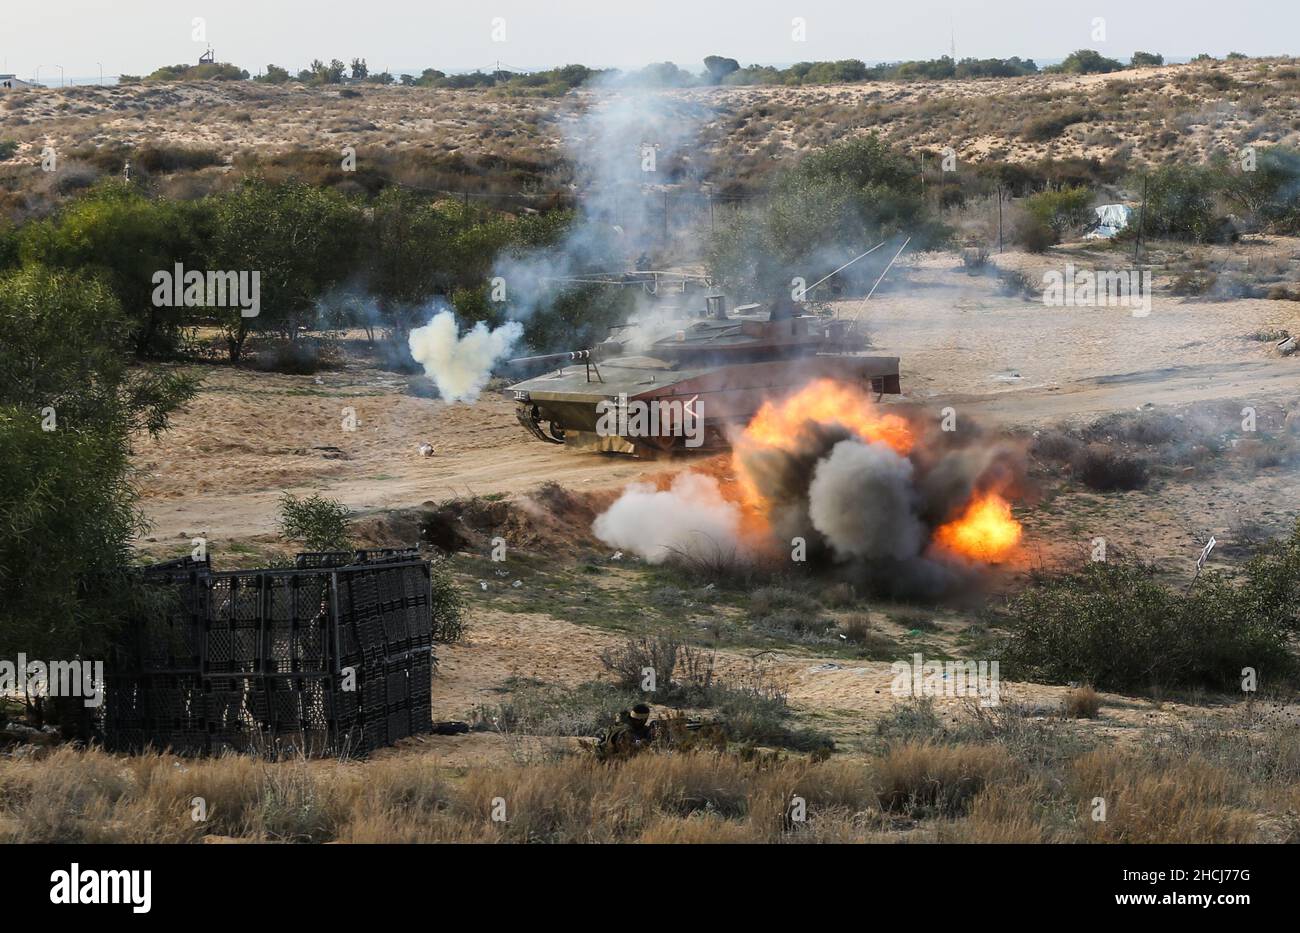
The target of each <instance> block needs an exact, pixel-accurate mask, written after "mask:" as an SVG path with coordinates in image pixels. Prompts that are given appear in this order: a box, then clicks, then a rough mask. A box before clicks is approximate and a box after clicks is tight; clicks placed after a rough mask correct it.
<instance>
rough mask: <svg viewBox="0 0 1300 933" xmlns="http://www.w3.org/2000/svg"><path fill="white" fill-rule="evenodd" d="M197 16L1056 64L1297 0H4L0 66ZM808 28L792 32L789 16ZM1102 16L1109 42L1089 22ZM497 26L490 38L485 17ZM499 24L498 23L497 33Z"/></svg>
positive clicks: (344, 34) (577, 52)
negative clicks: (1080, 53)
mask: <svg viewBox="0 0 1300 933" xmlns="http://www.w3.org/2000/svg"><path fill="white" fill-rule="evenodd" d="M195 17H202V18H203V19H204V20H205V25H206V36H207V42H209V43H211V44H212V46H213V47H214V48H215V49H216V52H217V59H218V60H219V61H229V62H234V63H235V64H237V65H240V66H241V67H244V68H247V69H248V70H249V71H251V72H253V73H256V72H257V71H258V70H260V69H262V68H264V67H265V65H266V64H267V63H268V62H274V63H276V64H279V65H284V66H286V67H288V68H289V69H290V70H291V71H297V70H298V69H299V68H301V67H303V66H305V65H306V64H307V63H308V62H309V61H310V60H311V59H312V58H321V59H323V60H326V61H328V60H329V59H330V58H340V59H343V60H344V61H349V60H351V59H352V57H353V56H357V57H362V58H365V59H367V61H368V63H369V65H370V68H371V70H372V71H378V70H382V69H384V68H386V67H387V68H390V69H391V70H393V71H394V72H398V71H412V70H418V69H420V68H422V67H436V68H439V69H441V70H443V71H459V70H466V69H472V68H476V67H490V66H492V65H493V64H494V63H495V62H497V61H500V62H501V63H502V65H503V66H514V67H516V68H537V67H547V66H552V65H560V64H566V63H569V62H581V63H582V64H586V65H591V66H597V67H608V66H616V67H633V66H639V65H643V64H646V63H647V62H651V61H664V60H670V61H675V62H677V63H678V64H679V65H682V66H683V67H689V68H690V69H691V70H699V68H700V67H701V66H700V61H701V59H703V57H704V56H705V55H709V54H719V55H727V56H730V57H732V58H736V59H739V60H740V61H741V63H742V64H749V63H752V62H760V63H789V62H794V61H801V60H818V59H835V58H860V59H862V60H864V61H868V62H871V61H879V60H897V59H905V58H930V57H934V56H937V55H941V54H944V53H946V52H947V51H948V49H949V43H950V41H951V34H952V33H953V32H955V35H956V47H957V54H958V56H959V57H961V56H966V55H972V56H976V57H981V58H982V57H993V56H997V57H1005V56H1009V55H1020V56H1025V57H1030V58H1038V59H1040V60H1050V59H1059V58H1061V57H1063V56H1064V55H1065V54H1067V53H1068V52H1070V51H1071V50H1073V49H1076V48H1083V47H1090V48H1095V49H1097V50H1098V51H1100V52H1102V53H1103V54H1106V55H1109V56H1110V57H1112V58H1122V59H1124V60H1127V59H1128V56H1129V55H1130V54H1131V53H1132V52H1133V51H1134V50H1135V49H1143V50H1147V51H1153V52H1160V53H1163V54H1164V55H1165V56H1166V57H1168V58H1178V57H1187V56H1191V55H1194V54H1196V53H1198V52H1209V53H1211V54H1213V55H1216V56H1220V55H1223V54H1225V53H1227V52H1229V51H1239V52H1245V53H1246V54H1249V55H1276V54H1291V53H1294V52H1296V51H1297V48H1296V45H1300V3H1297V2H1296V0H1233V2H1222V0H1181V2H1177V0H1125V2H1111V0H1085V2H1077V0H987V2H979V0H893V2H887V3H886V2H878V0H866V2H848V0H709V2H704V0H658V2H655V0H529V2H525V0H459V2H447V0H424V2H420V0H366V2H352V0H349V2H340V0H315V2H297V0H187V2H177V0H6V2H3V3H2V4H0V71H10V72H15V73H17V74H18V75H19V76H22V77H27V76H31V75H32V74H33V73H34V72H35V70H36V68H37V67H38V66H39V67H40V69H41V72H40V73H41V78H42V79H43V80H45V81H48V80H49V79H50V78H53V79H54V80H55V81H57V80H58V76H59V69H58V67H57V66H59V65H62V66H63V67H64V70H65V73H66V74H67V75H68V76H73V75H78V76H86V75H91V76H93V75H96V74H98V72H99V64H98V63H102V65H103V70H104V73H105V74H119V73H122V72H125V73H127V74H140V73H148V72H150V71H152V70H153V69H154V68H156V67H158V66H159V65H163V64H174V63H177V62H193V61H195V60H197V59H198V56H199V54H200V52H202V51H203V48H204V47H205V44H206V43H204V42H202V41H195V40H194V39H193V38H192V37H191V36H192V32H193V30H194V26H193V25H192V22H191V21H192V20H193V19H194V18H195ZM796 17H800V18H802V19H803V20H804V22H805V23H806V39H805V40H804V41H794V39H793V38H792V29H793V27H792V20H794V19H795V18H796ZM1098 17H1100V18H1103V19H1104V20H1105V41H1095V40H1094V38H1093V29H1094V24H1093V21H1094V19H1096V18H1098ZM496 18H500V19H501V20H503V21H504V41H494V37H493V29H494V25H493V21H494V19H496ZM498 35H500V29H499V28H498Z"/></svg>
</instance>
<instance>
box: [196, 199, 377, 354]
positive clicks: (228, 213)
mask: <svg viewBox="0 0 1300 933" xmlns="http://www.w3.org/2000/svg"><path fill="white" fill-rule="evenodd" d="M361 229H362V213H361V210H360V208H359V207H358V206H357V205H356V204H355V203H353V202H352V201H350V200H348V199H347V198H346V197H344V196H343V195H341V194H339V193H338V192H336V191H332V190H322V189H319V188H313V187H312V186H310V185H307V184H303V183H302V182H299V181H286V182H283V183H281V184H274V185H273V184H270V183H268V182H266V181H264V180H262V179H260V178H252V179H248V180H247V181H245V182H244V183H243V184H242V185H240V186H239V187H238V188H236V189H235V190H234V191H232V192H230V193H229V194H226V195H224V196H222V197H220V198H218V199H216V201H215V202H214V208H213V232H212V237H211V247H210V252H209V260H208V262H209V267H210V268H213V269H220V270H223V271H235V272H250V273H251V272H254V271H255V272H258V273H259V276H260V282H261V286H260V287H261V294H260V296H259V297H260V304H261V313H260V314H259V315H258V316H257V317H256V318H247V317H244V316H243V315H242V314H241V313H240V311H239V309H238V308H233V309H228V310H227V309H219V311H218V313H219V315H220V316H221V319H222V327H223V329H224V330H225V333H226V343H227V347H228V349H229V353H230V359H231V362H238V361H239V359H240V356H241V354H242V352H243V346H244V340H245V338H246V337H247V335H248V331H249V329H250V328H256V329H257V330H261V331H271V332H274V333H277V334H279V335H280V336H281V337H283V338H286V339H288V340H294V339H295V338H296V337H297V335H298V333H299V330H300V329H301V328H304V327H307V326H309V325H310V324H312V323H313V322H314V321H315V317H316V300H317V298H318V297H319V296H320V295H322V294H323V293H324V292H325V291H327V290H328V289H330V288H332V287H334V286H335V285H337V284H338V283H340V282H342V281H343V280H345V279H346V278H347V277H348V275H349V274H351V272H352V271H353V268H354V264H355V260H356V247H357V241H358V238H359V236H360V233H361Z"/></svg>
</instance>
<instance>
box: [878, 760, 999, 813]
mask: <svg viewBox="0 0 1300 933" xmlns="http://www.w3.org/2000/svg"><path fill="white" fill-rule="evenodd" d="M1009 770H1010V763H1009V760H1008V758H1007V755H1006V753H1005V752H1004V751H1003V750H1002V749H1001V748H998V747H996V746H989V745H955V746H948V745H932V744H929V743H926V742H922V743H920V744H915V745H902V746H898V747H896V748H892V749H890V750H889V752H888V753H887V754H886V755H885V757H884V759H883V760H882V761H881V762H880V764H879V765H878V767H877V771H876V779H877V781H878V783H879V791H878V794H879V798H880V806H881V808H882V809H884V810H891V811H895V812H903V813H907V814H909V815H911V816H913V817H923V816H932V815H939V816H948V817H953V816H960V815H961V814H963V813H965V811H966V809H967V807H969V805H970V802H971V800H972V799H974V797H975V795H976V794H978V793H979V792H980V791H981V790H983V789H984V787H985V786H986V785H988V784H989V783H990V782H992V781H994V780H996V779H997V778H998V777H1000V776H1002V775H1004V774H1006V773H1007V772H1009Z"/></svg>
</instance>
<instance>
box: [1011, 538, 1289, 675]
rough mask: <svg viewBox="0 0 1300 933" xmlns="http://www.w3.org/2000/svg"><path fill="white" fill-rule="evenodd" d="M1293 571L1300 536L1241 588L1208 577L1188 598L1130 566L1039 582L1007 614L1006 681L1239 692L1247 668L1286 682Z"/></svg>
mask: <svg viewBox="0 0 1300 933" xmlns="http://www.w3.org/2000/svg"><path fill="white" fill-rule="evenodd" d="M1298 571H1300V528H1298V529H1297V531H1296V532H1295V533H1294V534H1293V535H1292V536H1291V538H1290V540H1289V541H1288V542H1286V543H1285V544H1284V545H1279V546H1278V547H1276V548H1274V549H1271V550H1269V551H1268V552H1267V553H1264V554H1261V555H1260V556H1259V557H1257V558H1255V559H1253V560H1252V561H1251V562H1250V564H1248V565H1247V568H1246V570H1245V572H1244V574H1243V576H1242V579H1240V580H1239V581H1237V582H1232V581H1230V580H1228V579H1227V578H1226V577H1224V576H1222V575H1220V574H1217V573H1208V574H1204V575H1202V577H1201V579H1200V581H1199V582H1198V583H1197V585H1196V586H1195V587H1194V588H1193V589H1192V590H1191V592H1190V593H1184V592H1181V591H1178V590H1174V589H1171V588H1169V587H1167V586H1165V585H1163V584H1162V583H1160V582H1158V581H1157V580H1156V578H1155V575H1154V572H1153V570H1152V569H1151V568H1149V567H1145V566H1143V565H1140V564H1131V563H1118V562H1090V563H1088V564H1087V565H1086V566H1085V567H1084V568H1083V569H1082V570H1080V571H1077V572H1074V573H1069V574H1064V575H1061V576H1056V577H1051V578H1046V579H1043V580H1041V581H1040V582H1038V583H1037V584H1036V585H1035V586H1033V587H1031V588H1030V589H1028V590H1026V591H1025V592H1023V593H1021V594H1019V595H1018V596H1016V597H1014V598H1013V599H1012V600H1011V601H1010V602H1009V603H1008V605H1007V607H1006V611H1005V614H1006V617H1007V623H1008V629H1009V631H1010V633H1011V635H1010V638H1009V639H1008V641H1007V643H1006V646H1005V651H1004V654H1003V657H1004V658H1006V660H1007V667H1008V669H1009V671H1008V676H1012V677H1015V678H1016V679H1022V680H1035V681H1040V682H1045V683H1064V682H1067V681H1072V680H1075V681H1083V682H1085V683H1089V684H1095V685H1096V686H1098V687H1101V688H1103V689H1135V688H1146V687H1152V686H1160V687H1196V686H1200V687H1211V688H1216V689H1231V690H1237V689H1239V688H1240V680H1241V670H1242V668H1243V667H1250V668H1253V669H1255V670H1257V671H1261V672H1264V673H1265V674H1266V675H1267V676H1269V677H1270V678H1272V679H1273V680H1274V682H1279V681H1286V680H1287V679H1288V678H1290V677H1292V676H1293V675H1294V673H1295V670H1296V660H1295V657H1294V656H1293V655H1292V654H1291V652H1290V650H1289V647H1288V637H1289V635H1290V633H1291V632H1293V631H1294V630H1295V629H1296V623H1297V616H1296V611H1297V610H1296V605H1297V603H1296V596H1297V592H1298V591H1300V574H1298V573H1297V572H1298Z"/></svg>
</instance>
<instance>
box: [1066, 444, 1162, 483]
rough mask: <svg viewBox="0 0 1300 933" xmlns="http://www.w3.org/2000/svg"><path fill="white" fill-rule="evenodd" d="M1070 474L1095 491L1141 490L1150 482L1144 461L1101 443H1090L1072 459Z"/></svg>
mask: <svg viewBox="0 0 1300 933" xmlns="http://www.w3.org/2000/svg"><path fill="white" fill-rule="evenodd" d="M1074 474H1075V476H1077V477H1078V478H1079V481H1080V482H1082V483H1083V484H1084V485H1085V486H1087V487H1088V488H1090V489H1096V490H1097V491H1098V492H1112V491H1114V490H1127V489H1141V488H1142V487H1143V486H1145V485H1146V484H1147V481H1148V480H1149V479H1150V473H1149V471H1148V469H1147V464H1146V461H1145V460H1143V459H1142V458H1140V457H1134V456H1130V455H1129V454H1124V453H1119V452H1117V451H1115V450H1114V449H1112V448H1110V447H1107V446H1105V445H1104V444H1090V445H1089V446H1088V447H1087V448H1086V449H1085V450H1084V451H1083V453H1082V454H1080V455H1079V456H1078V458H1077V459H1076V460H1075V462H1074Z"/></svg>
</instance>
